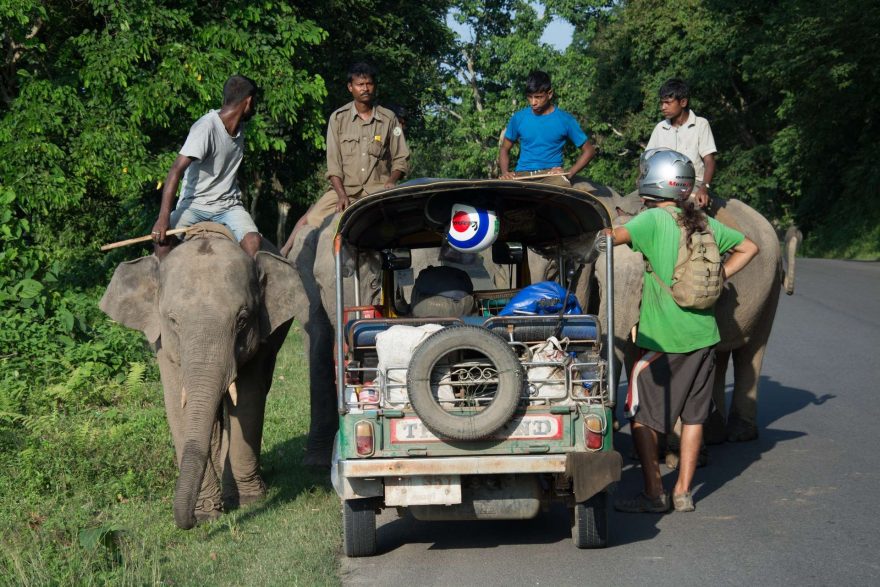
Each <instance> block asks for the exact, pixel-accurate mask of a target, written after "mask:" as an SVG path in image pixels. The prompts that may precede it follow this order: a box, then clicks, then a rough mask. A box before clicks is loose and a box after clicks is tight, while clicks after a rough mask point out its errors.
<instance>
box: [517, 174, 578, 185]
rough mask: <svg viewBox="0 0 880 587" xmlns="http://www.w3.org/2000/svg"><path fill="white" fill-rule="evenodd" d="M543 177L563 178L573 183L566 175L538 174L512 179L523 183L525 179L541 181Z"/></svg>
mask: <svg viewBox="0 0 880 587" xmlns="http://www.w3.org/2000/svg"><path fill="white" fill-rule="evenodd" d="M542 177H562V178H563V179H565V181H567V182H569V183H570V182H571V180H570V179H568V178H567V177H565V173H536V174H534V175H520V176H517V177H512V178H511V179H512V180H515V181H522V180H524V179H540V178H542ZM499 179H500V178H499Z"/></svg>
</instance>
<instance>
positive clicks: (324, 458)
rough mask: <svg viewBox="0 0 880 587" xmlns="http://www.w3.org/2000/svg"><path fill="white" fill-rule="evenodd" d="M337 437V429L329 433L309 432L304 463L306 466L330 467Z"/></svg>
mask: <svg viewBox="0 0 880 587" xmlns="http://www.w3.org/2000/svg"><path fill="white" fill-rule="evenodd" d="M335 438H336V430H333V432H332V434H329V435H327V434H326V433H321V434H318V433H314V434H309V439H308V441H307V442H306V454H305V455H304V456H303V460H302V464H303V465H304V466H306V467H319V468H322V469H329V468H330V462H331V461H332V460H333V441H334V440H335Z"/></svg>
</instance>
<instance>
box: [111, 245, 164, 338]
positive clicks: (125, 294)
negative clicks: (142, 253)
mask: <svg viewBox="0 0 880 587" xmlns="http://www.w3.org/2000/svg"><path fill="white" fill-rule="evenodd" d="M158 294H159V259H157V258H156V257H155V255H150V256H149V257H141V258H140V259H135V260H134V261H128V262H126V263H121V264H120V265H119V266H118V267H117V268H116V271H114V272H113V279H111V280H110V285H108V286H107V291H105V292H104V297H102V298H101V302H100V303H99V304H98V306H99V307H100V308H101V310H102V311H103V312H104V313H105V314H107V315H108V316H110V318H112V319H113V320H115V321H116V322H119V323H120V324H122V325H124V326H128V327H129V328H134V329H135V330H140V331H141V332H143V333H144V335H146V337H147V340H148V341H149V342H150V343H151V344H155V342H156V341H157V340H159V332H160V331H159V295H158Z"/></svg>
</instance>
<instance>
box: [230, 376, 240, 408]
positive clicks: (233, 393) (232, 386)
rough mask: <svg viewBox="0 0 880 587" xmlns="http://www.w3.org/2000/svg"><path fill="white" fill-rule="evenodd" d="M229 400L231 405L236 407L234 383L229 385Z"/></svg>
mask: <svg viewBox="0 0 880 587" xmlns="http://www.w3.org/2000/svg"><path fill="white" fill-rule="evenodd" d="M229 399H231V400H232V405H233V406H237V405H238V389H236V387H235V381H233V382H232V383H230V384H229Z"/></svg>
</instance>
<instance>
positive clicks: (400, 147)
mask: <svg viewBox="0 0 880 587" xmlns="http://www.w3.org/2000/svg"><path fill="white" fill-rule="evenodd" d="M398 170H399V171H401V172H402V173H403V174H404V175H406V173H407V171H408V170H409V147H407V146H406V139H405V138H404V136H403V129H402V128H401V127H400V123H399V122H398V121H397V117H396V116H395V115H394V112H392V111H391V110H389V109H387V108H383V107H382V106H373V115H372V117H371V118H370V119H369V120H366V121H365V120H363V119H361V118H360V117H359V116H358V114H357V110H355V106H354V102H349V103H348V104H346V105H345V106H343V107H342V108H339V109H338V110H336V111H334V112H333V114H331V115H330V122H329V124H328V125H327V178H328V179H329V178H330V177H331V176H334V175H335V176H336V177H339V178H341V179H342V185H343V186H344V187H345V191H346V192H348V194H349V195H354V194H356V193H357V192H359V191H361V190H364V191H365V192H366V193H368V194H371V193H373V192H376V191H379V190H381V189H383V188H384V184H385V182H386V181H388V179H389V178H390V177H391V173H392V172H393V171H398Z"/></svg>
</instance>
